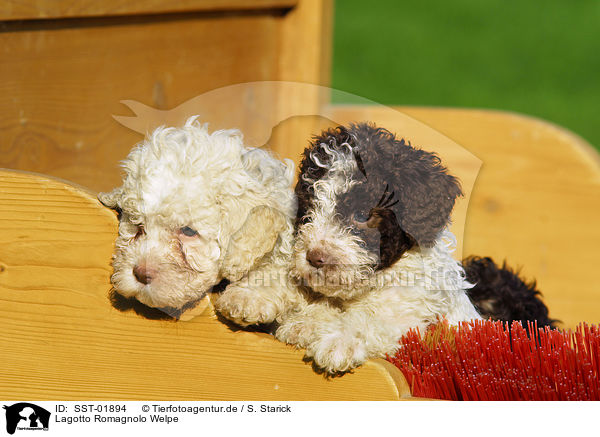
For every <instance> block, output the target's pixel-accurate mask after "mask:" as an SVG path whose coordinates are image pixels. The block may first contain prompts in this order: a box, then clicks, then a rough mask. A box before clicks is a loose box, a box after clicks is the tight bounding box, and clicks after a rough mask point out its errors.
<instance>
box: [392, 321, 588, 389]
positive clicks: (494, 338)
mask: <svg viewBox="0 0 600 437" xmlns="http://www.w3.org/2000/svg"><path fill="white" fill-rule="evenodd" d="M436 329H437V332H438V334H439V335H438V336H439V340H438V341H437V342H433V339H435V338H437V337H435V336H434V334H435V331H434V330H432V329H430V330H428V331H427V332H426V333H425V334H424V335H423V336H421V335H420V334H419V333H418V332H416V331H411V332H409V333H408V334H407V335H406V336H405V337H403V338H402V340H401V347H400V349H399V351H398V353H397V354H396V355H395V356H394V357H389V360H390V361H391V362H392V363H394V364H395V365H396V366H397V367H399V368H400V369H401V370H402V371H403V372H404V374H405V376H406V378H407V380H408V381H409V382H410V385H411V389H412V393H413V395H414V396H421V397H431V398H436V397H437V398H442V399H455V400H588V399H589V400H600V327H599V326H589V325H587V324H583V325H580V326H578V327H577V329H576V330H575V332H573V331H564V332H559V331H553V330H550V329H548V328H547V327H546V328H538V327H537V325H535V324H533V323H530V324H529V325H528V327H527V330H525V328H524V327H523V326H522V325H521V324H520V323H519V322H515V323H513V324H512V326H511V327H510V329H509V327H508V326H507V325H506V324H503V323H502V322H491V321H474V322H470V323H462V324H461V325H460V326H459V327H458V328H457V329H456V330H455V331H452V332H451V330H450V328H449V327H448V326H447V324H442V325H439V326H438V327H436ZM528 332H529V333H530V335H528V334H527V333H528ZM449 337H452V339H453V341H451V340H450V339H449ZM426 338H428V339H429V342H426V341H425V339H426Z"/></svg>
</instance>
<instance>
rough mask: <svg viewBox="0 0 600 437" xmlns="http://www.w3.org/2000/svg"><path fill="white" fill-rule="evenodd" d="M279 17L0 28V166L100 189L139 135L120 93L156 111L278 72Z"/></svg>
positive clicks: (114, 180)
mask: <svg viewBox="0 0 600 437" xmlns="http://www.w3.org/2000/svg"><path fill="white" fill-rule="evenodd" d="M280 19H281V17H279V16H274V15H269V14H264V15H251V16H222V17H213V18H211V19H207V20H198V19H190V20H185V19H182V20H175V21H170V20H165V21H153V22H148V23H136V24H132V25H128V24H119V25H115V26H109V27H104V26H100V27H81V28H65V29H51V30H39V31H35V32H9V33H0V47H2V51H3V56H2V60H1V61H0V62H2V64H3V65H2V67H0V114H1V115H0V129H2V131H3V135H2V138H1V139H0V152H1V154H0V167H7V168H15V169H22V170H27V171H35V172H41V173H45V174H49V175H53V176H57V177H61V178H64V179H68V180H72V181H74V182H77V183H79V184H82V185H85V186H88V187H90V188H93V189H95V190H99V191H100V190H107V189H110V188H111V187H114V186H116V185H117V184H118V183H119V180H120V170H119V168H118V162H119V161H120V160H122V159H123V158H125V156H126V155H127V153H128V152H129V150H130V149H131V147H132V146H133V145H135V144H136V143H137V142H138V141H140V140H141V139H142V137H141V136H140V135H139V134H137V133H135V132H133V131H130V130H128V129H126V128H125V127H123V126H121V125H119V124H118V123H117V122H116V121H115V120H113V119H112V117H111V115H112V114H118V113H122V112H123V110H124V107H123V106H122V105H121V104H120V103H119V102H120V101H121V100H123V99H132V100H137V101H140V102H143V103H146V104H149V105H152V106H154V107H157V108H159V109H161V108H162V109H164V108H168V107H173V106H176V105H177V104H178V103H180V102H183V101H185V100H187V99H188V98H190V97H192V96H196V95H198V94H202V93H203V92H205V91H208V90H210V89H214V88H219V87H221V86H225V85H229V84H232V83H237V82H244V81H252V80H267V79H274V78H276V74H277V69H278V66H277V62H278V61H277V53H278V42H277V40H276V38H274V35H276V34H277V32H278V27H279V20H280Z"/></svg>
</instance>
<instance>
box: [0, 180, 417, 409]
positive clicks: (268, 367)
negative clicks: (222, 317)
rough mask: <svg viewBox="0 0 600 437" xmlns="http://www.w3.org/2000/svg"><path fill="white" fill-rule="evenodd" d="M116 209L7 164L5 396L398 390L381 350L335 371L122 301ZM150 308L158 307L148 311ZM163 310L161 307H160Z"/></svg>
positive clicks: (210, 317)
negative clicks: (115, 293)
mask: <svg viewBox="0 0 600 437" xmlns="http://www.w3.org/2000/svg"><path fill="white" fill-rule="evenodd" d="M116 226H117V223H116V219H115V215H114V213H113V212H112V211H109V210H107V209H105V208H103V207H102V206H101V205H100V204H99V203H98V201H97V200H96V199H95V198H94V197H92V196H91V195H90V194H88V193H85V192H83V191H81V190H79V189H76V188H73V187H71V186H70V185H67V184H65V183H62V182H60V181H55V180H52V179H49V178H47V177H42V176H36V175H31V174H23V173H16V172H9V171H0V245H1V247H2V250H1V252H0V301H1V305H0V313H1V317H0V349H1V350H2V351H3V353H2V354H0V367H1V368H2V372H1V373H0V398H3V399H17V398H19V399H21V398H26V399H30V400H50V399H51V400H63V399H70V400H109V399H110V400H135V399H148V400H394V399H399V398H400V397H402V398H406V397H407V396H409V393H408V386H407V385H406V382H405V381H404V379H403V376H402V375H401V373H400V371H399V370H398V369H396V368H395V367H393V366H391V365H390V364H389V363H386V362H382V361H373V362H369V363H367V364H366V365H365V366H363V367H362V368H360V369H358V370H356V371H355V372H354V373H352V374H347V375H345V376H343V377H340V378H331V379H328V378H325V377H324V376H323V375H320V374H317V373H315V372H314V371H313V369H312V367H311V366H310V364H307V363H304V362H303V360H302V356H303V353H302V352H301V351H298V350H295V349H294V348H292V347H290V346H287V345H284V344H282V343H279V342H277V341H276V340H274V339H273V338H272V337H270V336H268V335H267V334H258V333H252V332H244V331H238V332H234V331H233V330H231V329H230V328H229V327H228V326H226V325H224V324H223V323H221V322H219V321H218V320H217V319H216V318H215V316H214V312H213V310H212V305H211V304H210V303H209V302H208V301H206V302H204V307H203V308H204V310H202V309H200V310H197V311H195V315H196V317H194V318H191V319H190V318H189V317H188V318H187V319H186V321H173V320H160V319H156V318H154V319H152V318H146V317H143V316H141V315H138V314H136V313H135V312H134V311H124V310H123V307H121V309H122V310H121V311H119V310H117V309H116V308H115V306H113V305H112V304H111V301H110V299H109V292H110V283H109V277H110V274H111V267H110V258H111V253H112V248H113V244H114V239H115V236H116ZM146 315H147V316H149V315H150V314H148V313H147V314H146ZM152 315H153V316H156V314H155V313H153V314H152Z"/></svg>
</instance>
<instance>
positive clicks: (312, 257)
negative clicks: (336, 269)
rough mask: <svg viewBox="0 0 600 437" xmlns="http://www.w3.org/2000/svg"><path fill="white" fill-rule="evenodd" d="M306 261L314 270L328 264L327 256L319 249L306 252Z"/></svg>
mask: <svg viewBox="0 0 600 437" xmlns="http://www.w3.org/2000/svg"><path fill="white" fill-rule="evenodd" d="M306 261H308V263H309V264H310V265H311V266H313V267H314V268H316V269H320V268H321V267H323V266H324V265H325V264H330V260H329V256H327V254H326V253H325V252H324V251H323V250H321V249H311V250H309V251H308V252H306Z"/></svg>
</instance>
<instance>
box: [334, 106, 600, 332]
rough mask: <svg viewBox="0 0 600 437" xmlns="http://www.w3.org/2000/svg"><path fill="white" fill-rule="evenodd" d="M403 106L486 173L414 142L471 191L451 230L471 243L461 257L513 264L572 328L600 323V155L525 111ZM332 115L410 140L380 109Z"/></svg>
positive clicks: (447, 151)
mask: <svg viewBox="0 0 600 437" xmlns="http://www.w3.org/2000/svg"><path fill="white" fill-rule="evenodd" d="M396 109H397V110H400V111H402V112H403V113H404V114H407V115H409V116H411V117H414V118H415V119H418V120H420V121H421V122H423V123H425V124H427V125H428V126H430V127H431V128H432V129H435V130H436V131H437V132H439V133H441V134H444V135H446V136H447V137H448V138H451V139H452V140H454V141H455V142H456V143H457V144H460V145H461V146H462V147H464V150H465V151H468V152H469V153H472V154H473V155H475V156H477V157H478V158H479V159H481V162H482V167H481V171H480V172H479V175H478V176H477V178H476V180H471V179H470V178H471V177H472V175H473V171H475V170H476V168H475V167H473V166H472V164H473V161H471V163H469V161H466V160H464V159H462V158H460V153H459V150H458V149H455V148H448V147H445V146H444V144H441V143H439V142H437V143H436V142H430V141H428V140H427V139H423V140H422V141H421V140H419V141H417V140H415V141H414V143H415V144H417V145H419V146H421V147H422V148H424V149H426V150H431V151H436V152H438V153H439V154H440V155H441V157H442V158H443V160H444V161H445V162H446V163H447V164H448V166H449V168H450V170H451V171H452V172H453V173H454V174H456V175H457V176H459V178H460V179H461V180H462V183H463V187H468V186H469V184H471V183H472V184H473V190H472V193H471V195H470V200H469V198H468V197H466V198H465V199H462V200H461V201H460V202H459V203H458V204H457V206H456V209H455V212H454V218H453V220H454V226H453V231H454V232H455V234H456V235H457V237H458V238H459V240H463V246H462V247H463V249H462V254H463V255H464V256H467V255H472V254H474V255H486V256H492V257H493V258H494V259H495V260H496V261H498V262H501V261H502V260H504V259H506V260H507V261H508V262H509V264H510V265H512V266H515V267H522V273H523V275H524V276H525V277H527V278H530V279H533V278H535V279H536V280H537V281H538V285H539V289H540V290H541V291H542V292H543V295H544V300H545V301H546V303H547V305H548V307H549V308H550V315H551V316H552V317H555V318H558V319H561V320H562V321H563V322H564V323H563V326H564V327H574V326H576V325H577V324H578V323H579V322H583V321H585V322H589V323H600V281H599V280H598V277H597V273H596V270H597V267H596V266H597V264H598V261H599V260H600V258H599V256H598V247H599V245H600V228H599V227H598V223H600V164H599V163H600V159H599V158H598V154H597V153H596V152H595V151H594V150H593V149H592V148H591V147H590V146H589V145H588V144H586V143H585V142H584V141H583V140H582V139H580V138H578V137H577V136H576V135H574V134H572V133H570V132H569V131H567V130H565V129H563V128H560V127H558V126H555V125H552V124H550V123H548V122H545V121H543V120H539V119H535V118H531V117H526V116H523V115H519V114H514V113H508V112H501V111H485V110H468V109H446V108H411V107H398V108H396ZM332 113H333V114H334V115H333V116H332V117H335V115H337V114H339V115H340V116H341V118H344V119H353V120H372V121H376V122H379V123H380V124H381V125H382V126H385V127H387V128H388V129H390V130H395V131H397V132H398V133H399V134H401V135H402V133H403V128H404V126H403V125H399V124H398V123H397V122H395V121H394V118H393V117H391V116H390V115H389V114H390V112H389V111H387V110H383V109H381V108H377V107H361V106H335V107H333V108H332ZM475 174H476V173H475ZM467 206H468V209H467ZM463 221H464V222H465V223H466V224H465V227H464V231H463V229H462V228H461V226H460V224H461V223H462V222H463ZM460 254H461V252H460V251H458V252H457V255H459V256H460Z"/></svg>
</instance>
